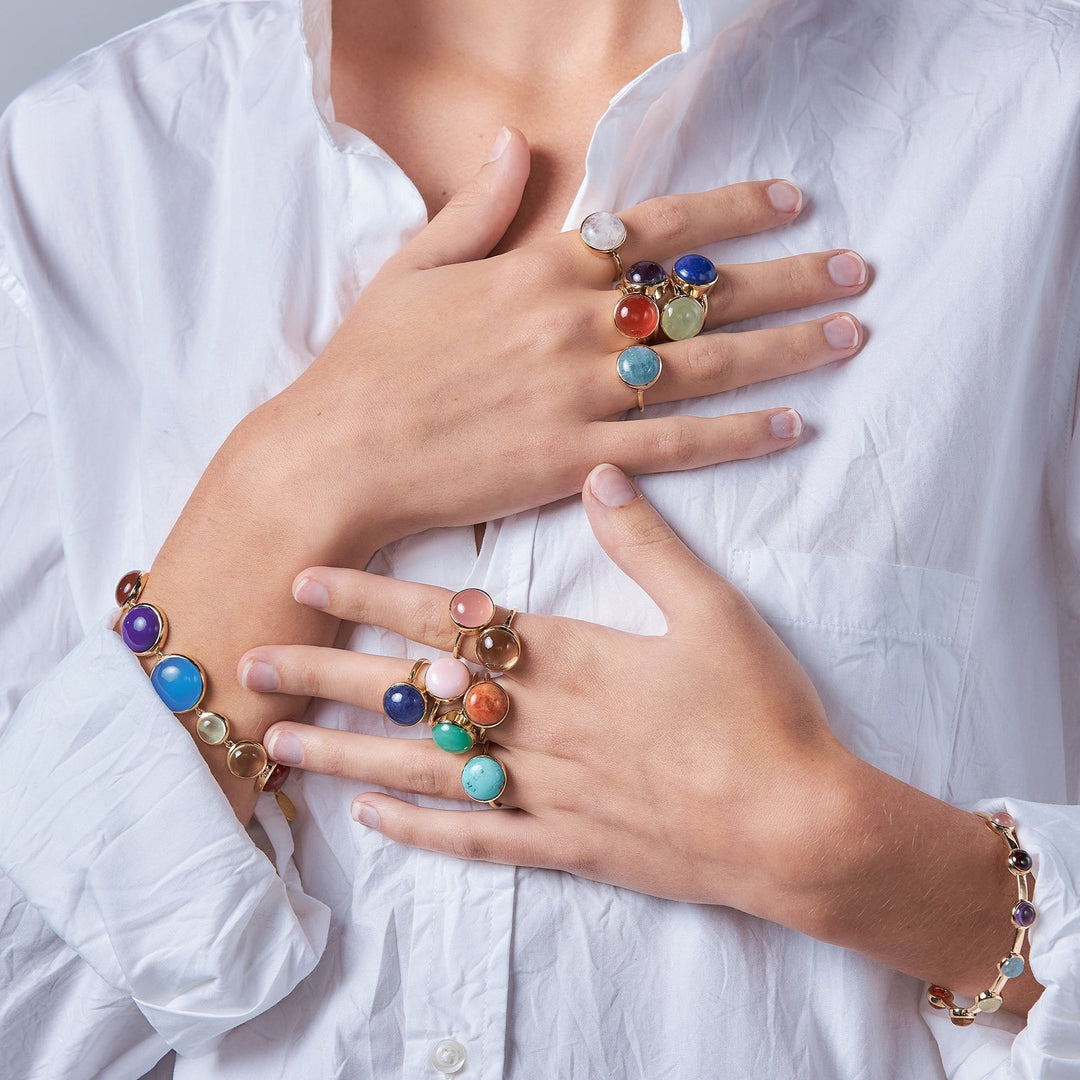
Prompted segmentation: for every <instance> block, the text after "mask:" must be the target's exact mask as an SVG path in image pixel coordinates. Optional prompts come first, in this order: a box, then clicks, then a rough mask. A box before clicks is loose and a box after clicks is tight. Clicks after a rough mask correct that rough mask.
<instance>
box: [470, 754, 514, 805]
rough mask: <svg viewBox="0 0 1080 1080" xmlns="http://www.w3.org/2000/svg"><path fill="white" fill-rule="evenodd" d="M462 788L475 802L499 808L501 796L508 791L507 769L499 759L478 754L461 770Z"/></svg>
mask: <svg viewBox="0 0 1080 1080" xmlns="http://www.w3.org/2000/svg"><path fill="white" fill-rule="evenodd" d="M461 786H462V788H463V789H464V791H465V794H466V795H468V796H469V798H470V799H473V800H474V801H475V802H486V803H488V804H490V805H491V806H494V807H496V808H497V807H498V805H499V803H498V799H499V796H500V795H501V794H502V793H503V792H504V791H505V790H506V769H505V768H503V764H502V762H501V761H499V759H498V758H493V757H492V756H491V755H490V754H478V755H477V756H476V757H474V758H469V760H468V761H466V762H465V768H463V769H462V770H461Z"/></svg>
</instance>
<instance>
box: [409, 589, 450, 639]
mask: <svg viewBox="0 0 1080 1080" xmlns="http://www.w3.org/2000/svg"><path fill="white" fill-rule="evenodd" d="M411 622H412V624H413V625H415V626H416V628H417V630H416V632H417V634H418V637H417V639H416V640H417V641H420V642H422V643H424V644H427V645H438V646H440V647H441V646H442V645H444V644H445V643H446V642H448V641H453V635H452V634H451V631H450V625H449V623H450V620H449V617H448V616H447V614H446V606H445V605H444V604H442V603H440V602H439V601H435V600H432V601H427V600H424V601H420V602H419V603H418V605H417V610H416V612H415V615H414V617H413V619H412V620H411Z"/></svg>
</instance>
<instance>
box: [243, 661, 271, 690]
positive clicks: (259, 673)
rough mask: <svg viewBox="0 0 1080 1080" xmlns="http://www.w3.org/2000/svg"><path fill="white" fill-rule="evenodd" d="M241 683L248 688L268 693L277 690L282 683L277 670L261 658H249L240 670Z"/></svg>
mask: <svg viewBox="0 0 1080 1080" xmlns="http://www.w3.org/2000/svg"><path fill="white" fill-rule="evenodd" d="M240 685H241V686H244V687H247V689H248V690H259V691H261V692H262V693H266V692H268V691H270V690H276V689H277V688H278V687H279V686H280V685H281V683H280V682H279V681H278V674H277V672H276V671H275V670H274V669H273V668H272V667H271V666H270V665H269V664H264V663H263V662H262V661H261V660H249V661H248V662H247V663H246V664H245V665H244V667H243V669H242V670H241V672H240Z"/></svg>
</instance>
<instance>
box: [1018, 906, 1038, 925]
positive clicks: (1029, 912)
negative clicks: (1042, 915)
mask: <svg viewBox="0 0 1080 1080" xmlns="http://www.w3.org/2000/svg"><path fill="white" fill-rule="evenodd" d="M1038 915H1039V913H1038V912H1037V911H1036V910H1035V905H1034V904H1032V903H1031V902H1030V901H1028V900H1021V901H1020V903H1018V904H1017V905H1016V907H1014V908H1013V912H1012V917H1013V922H1014V923H1016V925H1017V926H1019V927H1025V928H1026V927H1028V926H1030V925H1031V924H1032V923H1033V922H1034V921H1035V920H1036V919H1037V918H1038Z"/></svg>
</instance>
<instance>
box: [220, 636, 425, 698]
mask: <svg viewBox="0 0 1080 1080" xmlns="http://www.w3.org/2000/svg"><path fill="white" fill-rule="evenodd" d="M413 665H414V661H412V660H401V659H395V658H394V657H389V656H372V655H369V654H367V653H354V652H349V651H348V650H347V649H329V648H322V647H321V646H318V645H260V646H259V647H258V648H255V649H250V650H248V652H246V653H244V655H243V656H242V657H240V662H239V664H238V665H237V674H238V677H239V679H240V684H241V685H242V686H243V687H245V688H246V689H248V690H254V691H257V692H259V693H263V694H266V693H274V694H294V695H296V696H297V697H317V698H326V699H328V700H330V701H345V702H348V703H349V704H350V705H356V706H358V707H359V708H361V709H369V710H370V711H371V712H381V711H382V707H383V694H384V693H385V691H386V688H387V687H388V686H390V685H391V684H392V683H396V682H404V681H405V680H406V679H407V678H408V677H409V672H410V671H411V670H412V668H413Z"/></svg>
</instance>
